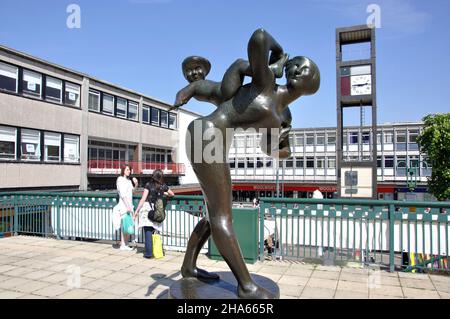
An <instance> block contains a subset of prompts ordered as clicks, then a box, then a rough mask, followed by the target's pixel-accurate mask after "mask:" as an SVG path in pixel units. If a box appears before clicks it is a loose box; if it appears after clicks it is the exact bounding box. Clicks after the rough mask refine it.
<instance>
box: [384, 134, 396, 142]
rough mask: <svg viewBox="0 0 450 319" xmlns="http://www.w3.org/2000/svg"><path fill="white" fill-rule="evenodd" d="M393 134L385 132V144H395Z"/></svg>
mask: <svg viewBox="0 0 450 319" xmlns="http://www.w3.org/2000/svg"><path fill="white" fill-rule="evenodd" d="M393 141H394V140H393V133H392V132H384V143H385V144H392V143H393Z"/></svg>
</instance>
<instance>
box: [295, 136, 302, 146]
mask: <svg viewBox="0 0 450 319" xmlns="http://www.w3.org/2000/svg"><path fill="white" fill-rule="evenodd" d="M303 142H304V141H303V134H302V135H295V146H303Z"/></svg>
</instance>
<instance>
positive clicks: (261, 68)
mask: <svg viewBox="0 0 450 319" xmlns="http://www.w3.org/2000/svg"><path fill="white" fill-rule="evenodd" d="M247 52H248V61H247V60H244V59H238V60H236V61H235V62H234V63H233V64H232V65H231V66H230V67H229V68H228V69H227V71H226V72H225V74H224V76H223V78H222V82H214V81H210V80H206V79H205V77H206V76H207V74H208V73H209V71H210V68H211V64H210V62H209V61H208V60H207V59H205V58H203V57H199V56H190V57H188V58H186V59H185V60H184V61H183V64H182V67H183V74H184V76H185V78H186V79H187V80H188V82H189V84H188V85H187V86H186V87H184V88H183V89H181V90H180V91H179V92H178V93H177V95H176V101H175V103H174V106H173V107H172V109H174V108H178V107H180V106H181V105H183V104H186V103H187V102H188V101H189V100H190V99H191V98H192V97H194V98H195V99H197V100H199V101H204V102H209V103H212V104H214V105H215V106H216V107H217V109H215V111H214V112H212V113H211V114H209V115H207V116H204V117H200V118H198V119H195V120H194V121H192V122H191V123H190V124H189V126H188V128H187V134H186V153H187V156H188V158H189V161H190V162H191V164H192V168H193V170H194V172H195V174H196V176H197V178H198V181H199V183H200V186H201V188H202V191H203V195H204V199H205V203H206V208H207V213H206V217H204V218H203V219H202V220H200V221H199V223H198V224H197V225H196V227H195V229H194V231H193V232H192V234H191V236H190V238H189V241H188V245H187V250H186V254H185V257H184V261H183V265H182V267H181V274H182V276H183V277H184V278H196V279H198V280H200V281H206V282H208V281H218V280H219V276H218V275H217V274H215V273H210V272H208V271H206V270H204V269H200V268H198V267H197V257H198V254H199V252H200V250H201V248H202V246H203V245H204V244H205V243H206V241H207V240H208V238H209V236H212V239H213V240H214V243H215V245H216V247H217V249H218V251H219V252H220V254H221V255H222V257H223V259H224V260H225V262H226V263H227V264H228V266H229V267H230V269H231V271H232V272H233V274H234V276H235V278H236V280H237V283H238V286H237V295H238V297H239V298H252V299H255V298H258V299H259V298H264V299H266V298H274V297H275V296H274V295H273V294H272V293H271V292H270V291H269V290H267V289H265V288H263V287H262V286H260V285H258V284H257V283H256V282H255V281H254V280H253V279H252V277H251V276H250V273H249V271H248V269H247V266H246V264H245V262H244V258H243V256H242V252H241V250H240V247H239V243H238V241H237V238H236V235H235V233H234V230H233V226H232V184H231V176H230V167H229V164H228V161H227V159H228V152H229V149H230V145H231V138H223V137H224V136H227V137H229V136H230V130H232V131H233V130H236V129H242V130H247V129H254V130H259V131H263V133H262V138H261V144H260V145H261V150H262V151H263V152H264V153H265V154H267V155H268V156H271V157H274V158H277V159H284V158H288V157H290V155H291V153H290V147H289V135H288V134H289V131H290V129H291V121H292V116H291V112H290V110H289V108H288V106H289V104H290V103H291V102H293V101H294V100H296V99H298V98H299V97H300V96H303V95H311V94H314V93H315V92H317V90H318V89H319V86H320V72H319V69H318V67H317V65H316V64H315V63H314V62H313V61H312V60H311V59H309V58H307V57H304V56H296V57H294V58H291V59H289V57H288V55H287V54H286V53H285V52H284V51H283V48H282V47H281V46H280V44H279V43H278V42H277V41H276V40H275V39H274V38H273V37H272V36H271V35H270V34H269V33H268V32H267V31H265V30H264V29H258V30H256V31H255V32H254V33H253V34H252V36H251V37H250V40H249V41H248V47H247ZM283 71H284V74H285V76H286V84H285V85H278V84H277V83H276V78H281V77H282V76H283ZM245 76H248V77H250V78H251V81H250V83H248V84H243V83H244V78H245ZM219 137H220V138H219ZM211 141H214V142H215V143H212V144H214V148H213V149H212V148H211V145H209V144H210V143H211ZM208 151H209V153H208ZM208 154H209V156H208Z"/></svg>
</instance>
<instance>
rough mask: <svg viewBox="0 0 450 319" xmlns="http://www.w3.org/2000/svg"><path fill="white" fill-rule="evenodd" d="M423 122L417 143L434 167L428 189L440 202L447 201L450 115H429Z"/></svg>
mask: <svg viewBox="0 0 450 319" xmlns="http://www.w3.org/2000/svg"><path fill="white" fill-rule="evenodd" d="M423 122H424V128H423V131H422V133H421V134H420V136H419V137H418V139H417V143H418V144H419V147H420V152H421V153H426V154H427V156H428V164H430V165H431V167H432V174H431V178H428V188H429V190H430V193H432V194H433V195H434V197H436V198H437V199H438V200H440V201H443V200H447V199H449V198H450V113H446V114H439V113H438V114H429V115H427V116H425V117H424V118H423Z"/></svg>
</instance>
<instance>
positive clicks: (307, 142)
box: [306, 134, 314, 145]
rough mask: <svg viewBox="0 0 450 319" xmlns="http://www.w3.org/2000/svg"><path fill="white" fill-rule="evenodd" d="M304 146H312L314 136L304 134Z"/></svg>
mask: <svg viewBox="0 0 450 319" xmlns="http://www.w3.org/2000/svg"><path fill="white" fill-rule="evenodd" d="M306 145H314V134H306Z"/></svg>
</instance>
